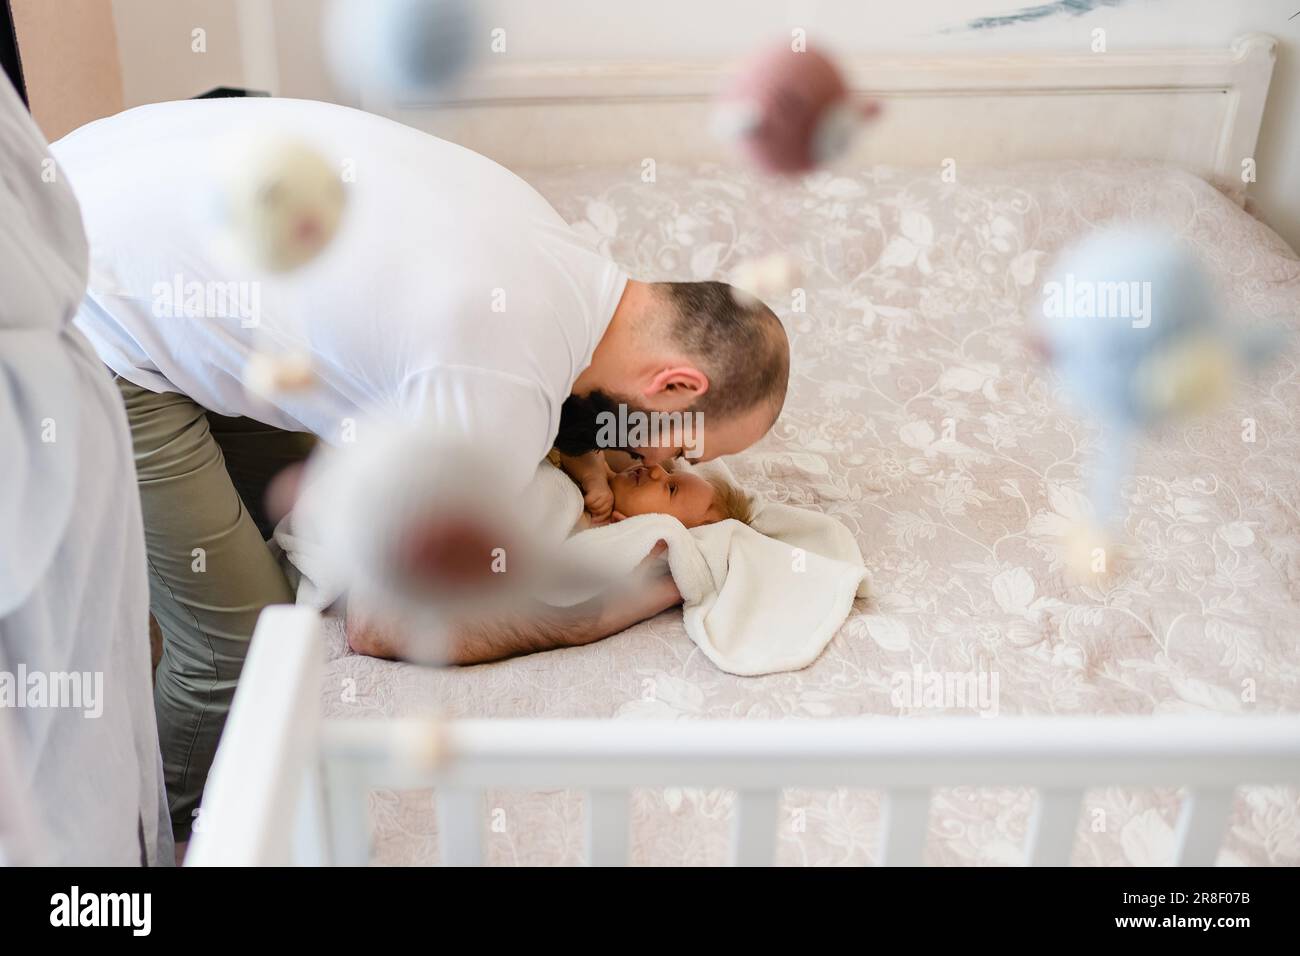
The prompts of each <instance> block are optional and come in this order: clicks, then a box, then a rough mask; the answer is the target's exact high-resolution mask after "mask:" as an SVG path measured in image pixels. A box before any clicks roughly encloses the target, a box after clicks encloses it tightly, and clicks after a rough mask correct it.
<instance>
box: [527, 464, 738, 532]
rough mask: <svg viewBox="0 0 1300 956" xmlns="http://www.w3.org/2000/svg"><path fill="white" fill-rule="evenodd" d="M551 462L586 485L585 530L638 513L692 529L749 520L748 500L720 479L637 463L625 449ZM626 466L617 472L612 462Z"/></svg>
mask: <svg viewBox="0 0 1300 956" xmlns="http://www.w3.org/2000/svg"><path fill="white" fill-rule="evenodd" d="M550 459H551V463H552V464H555V465H557V466H558V467H560V468H561V469H563V470H564V473H565V474H567V475H568V476H569V477H570V478H571V479H573V481H574V482H575V483H576V484H577V485H578V487H579V488H581V489H582V503H583V508H584V513H583V516H582V520H581V522H580V527H581V528H590V527H593V526H596V525H602V524H608V523H610V522H614V521H621V520H622V519H624V518H631V517H633V516H634V515H643V514H665V515H671V516H672V517H674V518H676V519H677V520H678V521H680V522H681V523H682V524H683V525H685V526H686V527H687V528H696V527H699V526H700V525H704V524H712V523H713V522H715V521H723V520H725V519H727V518H735V519H736V520H737V521H741V522H744V523H745V524H749V522H750V520H751V518H752V517H753V508H752V506H751V504H750V501H749V498H748V497H747V496H746V495H745V493H744V492H743V491H741V490H740V489H739V488H736V487H735V486H734V485H731V484H729V483H728V482H726V481H724V480H722V479H719V478H702V477H701V476H699V475H696V474H692V473H690V472H689V471H682V470H676V469H674V470H671V471H670V470H666V469H664V468H663V467H661V466H659V465H637V464H632V462H631V459H630V456H628V455H626V454H625V453H623V452H600V451H596V452H591V453H589V454H586V455H582V456H580V457H577V458H571V457H569V456H567V455H561V454H560V453H559V452H552V453H551V455H550ZM614 464H617V465H620V466H625V467H622V468H621V469H620V470H615V468H614V467H612V465H614Z"/></svg>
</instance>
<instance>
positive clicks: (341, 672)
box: [323, 162, 1300, 865]
mask: <svg viewBox="0 0 1300 956" xmlns="http://www.w3.org/2000/svg"><path fill="white" fill-rule="evenodd" d="M640 174H641V170H640V167H639V166H638V167H636V168H617V169H613V168H599V169H595V168H593V169H581V170H571V171H565V172H563V173H556V172H539V173H537V174H536V175H526V177H525V178H527V179H529V181H531V182H533V183H534V184H535V185H536V186H537V187H538V188H539V189H540V190H541V191H542V192H543V193H544V194H545V195H546V196H547V197H548V198H549V199H550V200H551V201H552V202H553V203H554V204H555V205H556V206H557V208H558V209H559V210H560V212H561V213H562V214H563V215H565V217H566V218H567V219H569V221H570V222H573V223H575V224H576V225H577V228H578V229H580V230H581V231H582V232H583V233H584V234H585V235H586V236H588V237H589V238H590V239H591V240H592V241H593V242H594V243H596V244H597V245H598V246H599V247H600V248H601V249H602V250H604V251H605V252H607V253H608V254H609V255H610V256H611V257H613V258H614V259H615V260H617V261H618V262H619V263H621V264H622V265H623V266H624V267H625V268H627V269H628V270H629V272H630V273H631V274H632V275H634V276H636V277H638V278H645V279H666V278H695V279H706V278H726V277H728V275H729V274H731V272H732V271H733V270H734V269H735V268H736V267H737V265H738V264H739V263H740V262H741V261H742V260H744V259H746V258H750V257H754V256H758V255H762V254H766V253H769V252H772V251H774V250H778V249H784V250H786V251H787V252H789V253H790V254H792V255H793V256H794V257H795V258H796V259H797V260H798V261H799V263H800V266H801V269H802V271H803V280H802V285H803V287H804V288H805V289H806V292H807V304H806V311H801V312H792V310H791V303H789V302H772V303H771V305H772V306H773V307H774V308H775V309H776V311H777V312H778V314H779V315H780V316H781V318H782V320H783V321H785V323H786V326H787V329H788V331H789V333H790V337H791V342H792V348H793V353H792V361H793V369H792V376H791V386H790V394H789V398H788V401H787V404H786V408H785V412H784V414H783V416H782V418H781V420H780V422H779V423H778V425H777V427H776V428H775V429H774V431H773V432H772V433H771V434H770V435H769V436H768V437H767V438H766V439H765V440H764V441H763V442H762V443H761V444H759V445H758V446H756V447H755V448H753V449H751V450H750V451H749V452H748V453H746V454H744V455H741V456H739V457H737V458H735V459H731V460H730V461H729V464H730V465H731V467H732V469H733V471H734V472H735V473H736V475H737V477H738V478H739V479H740V480H741V482H742V483H744V484H745V485H746V486H747V487H748V488H749V489H750V490H752V491H754V492H757V493H758V494H761V495H764V496H767V497H768V498H770V499H772V500H777V501H783V502H788V503H792V504H798V505H801V506H804V507H808V508H816V509H820V510H822V511H825V512H828V513H830V514H833V515H835V516H837V517H838V518H839V520H841V521H843V522H844V523H845V524H846V525H847V526H848V527H849V528H850V529H851V530H852V531H853V532H854V534H855V535H856V536H857V538H858V541H859V544H860V546H861V548H862V552H863V554H864V556H865V557H866V561H867V564H868V566H869V568H870V569H871V573H872V577H873V580H874V587H875V591H876V593H875V596H874V598H873V599H872V600H871V601H869V602H868V601H859V602H858V605H857V607H856V609H855V611H854V614H853V615H852V616H851V618H850V620H849V621H848V622H847V623H846V625H845V626H844V627H843V628H842V629H841V631H840V633H839V634H838V636H837V637H836V638H835V639H834V640H833V641H832V643H831V644H830V646H829V647H828V648H827V650H826V652H825V653H824V654H823V655H822V657H821V658H820V659H819V660H818V661H817V662H816V663H815V664H814V665H812V666H811V667H808V668H807V669H805V670H803V671H799V672H796V673H788V674H780V675H775V676H770V677H762V678H739V677H733V676H729V675H727V674H725V673H722V672H721V671H718V670H717V669H716V668H714V667H713V666H712V665H711V664H710V663H709V662H708V661H707V660H706V659H705V658H704V657H703V655H702V654H701V653H700V652H699V650H698V649H696V647H695V645H693V644H692V643H691V642H690V641H689V640H688V639H687V637H686V635H685V633H684V631H683V629H682V624H681V615H680V612H678V611H672V612H669V613H666V614H663V615H660V616H659V617H658V618H656V619H654V620H652V621H649V622H646V623H644V624H641V625H638V626H637V627H634V628H632V629H630V630H628V631H626V632H624V633H622V634H619V635H617V636H615V637H612V638H610V639H608V640H605V641H603V642H600V643H598V644H596V645H593V646H590V647H585V648H577V649H569V650H562V651H553V652H550V653H545V654H538V655H533V656H530V657H524V658H519V659H516V660H511V661H506V662H502V663H496V664H489V665H483V666H479V667H473V668H467V669H460V670H454V669H453V670H448V671H444V672H437V671H431V670H426V669H421V668H418V667H414V666H409V665H401V664H392V663H387V662H383V661H377V660H373V659H369V658H363V657H358V656H356V655H353V654H351V653H350V652H348V651H347V650H346V646H345V644H344V643H343V639H342V634H341V631H340V630H339V628H338V627H337V625H334V624H332V625H331V626H330V631H329V641H330V657H331V661H330V664H329V667H328V674H327V679H326V682H325V686H324V689H323V699H324V704H325V710H326V714H327V716H329V717H375V716H410V715H417V714H423V713H427V712H428V711H429V710H430V709H433V708H437V709H440V710H442V711H444V712H449V713H451V714H453V715H457V716H466V717H469V716H472V717H523V718H528V717H603V718H610V719H614V720H637V719H641V718H647V717H654V718H673V719H684V720H691V719H699V718H731V719H746V718H759V717H784V718H790V719H811V720H816V719H818V718H824V717H832V716H855V715H865V714H894V715H897V716H898V717H899V718H900V719H985V718H984V717H981V716H978V715H979V713H980V712H981V711H982V712H983V713H984V714H985V715H986V717H987V718H988V719H994V714H995V713H996V714H999V715H1029V714H1033V715H1052V714H1074V715H1079V714H1148V713H1175V712H1205V711H1209V712H1214V713H1224V714H1236V713H1241V712H1248V711H1252V712H1259V713H1277V712H1290V711H1295V710H1297V709H1300V427H1298V426H1300V421H1298V420H1297V417H1298V416H1300V411H1298V409H1300V378H1297V359H1296V356H1295V355H1294V354H1292V355H1291V356H1288V357H1284V358H1283V359H1282V360H1281V361H1279V362H1278V363H1277V364H1275V365H1274V366H1273V367H1271V368H1270V369H1269V370H1268V371H1267V372H1266V373H1265V374H1264V376H1263V377H1261V378H1260V379H1258V380H1256V381H1254V382H1253V383H1250V384H1249V385H1248V386H1247V387H1246V388H1245V389H1244V390H1242V391H1241V392H1240V393H1238V395H1237V397H1236V399H1235V401H1234V403H1233V404H1232V405H1231V406H1230V407H1229V408H1227V409H1224V410H1222V411H1220V412H1219V413H1217V414H1215V415H1214V416H1213V417H1211V418H1207V419H1203V420H1200V421H1197V422H1194V423H1192V424H1188V425H1183V426H1179V427H1176V428H1174V429H1171V430H1170V431H1169V432H1168V433H1166V434H1165V435H1163V436H1162V437H1161V438H1160V439H1159V440H1158V441H1153V442H1150V443H1148V445H1147V447H1146V448H1145V449H1144V451H1143V453H1142V455H1141V457H1140V460H1139V462H1138V466H1137V474H1136V476H1135V478H1134V480H1132V481H1131V482H1130V483H1129V484H1128V485H1127V487H1126V499H1127V504H1128V506H1129V514H1128V519H1127V530H1128V532H1129V533H1130V535H1131V536H1132V538H1133V539H1134V541H1135V542H1136V547H1137V549H1138V553H1137V558H1136V560H1135V561H1133V562H1132V564H1131V566H1130V568H1129V570H1128V572H1127V573H1126V574H1125V575H1123V576H1120V577H1117V578H1115V579H1114V580H1112V581H1110V582H1109V583H1107V584H1106V585H1105V586H1103V587H1097V586H1081V585H1077V584H1074V583H1071V582H1070V581H1069V579H1068V578H1067V576H1066V575H1065V574H1064V572H1063V558H1062V551H1063V542H1062V534H1063V533H1064V531H1065V529H1066V528H1067V526H1068V523H1069V522H1070V520H1071V519H1072V518H1073V517H1074V516H1076V515H1077V514H1078V513H1079V509H1080V507H1081V498H1080V495H1079V491H1078V489H1079V488H1080V485H1081V482H1080V478H1081V470H1082V468H1083V467H1084V466H1085V464H1086V461H1087V455H1088V453H1089V449H1090V447H1091V444H1092V442H1093V441H1094V440H1095V436H1094V434H1093V433H1092V432H1091V431H1090V430H1089V429H1088V428H1087V427H1085V426H1082V425H1080V424H1079V423H1077V422H1076V421H1075V420H1073V419H1072V418H1070V417H1069V416H1068V415H1067V414H1066V412H1065V411H1064V410H1063V407H1062V406H1061V405H1060V404H1058V402H1057V401H1055V400H1054V397H1053V386H1052V382H1051V379H1050V377H1049V376H1048V375H1047V374H1045V372H1044V371H1043V369H1042V368H1041V367H1040V366H1039V365H1038V364H1037V362H1036V361H1035V360H1034V359H1033V358H1032V356H1031V355H1030V353H1029V351H1028V350H1027V349H1026V348H1025V342H1024V330H1025V322H1024V318H1023V316H1024V314H1025V311H1026V309H1027V307H1028V306H1029V304H1030V303H1031V302H1032V301H1034V298H1035V296H1037V295H1038V293H1039V289H1040V287H1041V279H1040V278H1039V274H1040V271H1041V270H1042V269H1043V267H1044V265H1045V261H1046V260H1047V259H1048V258H1049V257H1050V255H1051V254H1052V253H1053V252H1054V251H1055V250H1056V249H1058V248H1059V247H1061V246H1062V245H1063V244H1065V243H1067V242H1068V241H1069V240H1071V239H1072V238H1073V237H1075V236H1078V235H1080V234H1081V233H1083V232H1085V231H1086V230H1088V229H1089V228H1091V227H1093V226H1096V225H1100V224H1103V223H1106V222H1108V221H1111V220H1115V219H1128V218H1141V219H1144V220H1149V219H1155V220H1158V221H1160V222H1162V223H1164V224H1166V225H1167V226H1168V227H1170V228H1171V229H1172V230H1174V231H1175V232H1176V233H1178V234H1179V235H1182V236H1184V237H1186V238H1187V239H1188V240H1189V241H1191V242H1192V243H1194V244H1195V245H1196V247H1197V248H1198V249H1199V251H1200V253H1201V254H1202V255H1203V257H1204V258H1205V260H1206V261H1207V262H1208V263H1209V264H1210V266H1211V268H1212V269H1213V271H1214V274H1215V276H1216V278H1217V279H1218V280H1220V282H1221V283H1222V286H1223V289H1224V292H1225V294H1226V300H1227V302H1228V304H1229V306H1230V308H1231V309H1232V310H1233V311H1234V313H1235V314H1236V315H1237V316H1238V317H1239V319H1240V321H1243V322H1251V321H1258V320H1261V319H1264V318H1267V317H1271V316H1282V315H1287V316H1297V315H1298V314H1300V262H1298V261H1297V258H1296V255H1295V254H1294V253H1293V252H1292V251H1291V250H1290V249H1289V248H1287V246H1286V245H1285V244H1284V243H1283V242H1282V241H1281V240H1280V239H1279V238H1278V237H1277V236H1276V235H1274V234H1273V233H1272V232H1271V231H1270V230H1268V229H1267V228H1266V227H1264V226H1263V225H1261V224H1260V223H1258V222H1257V221H1256V220H1254V219H1252V218H1251V217H1250V216H1249V215H1248V214H1247V213H1245V212H1243V211H1242V209H1241V208H1240V207H1239V206H1237V205H1235V204H1234V203H1233V202H1232V201H1230V200H1229V199H1228V198H1226V197H1225V196H1223V195H1221V194H1220V193H1219V192H1217V191H1215V190H1214V189H1213V188H1211V187H1210V186H1208V185H1207V184H1205V183H1204V182H1202V181H1200V180H1199V179H1196V178H1194V177H1192V176H1190V175H1187V174H1184V173H1180V172H1175V171H1171V170H1169V169H1166V168H1160V167H1155V166H1150V165H1143V164H1128V163H1125V164H1115V163H1105V164H1101V163H1085V162H1078V163H1065V164H1052V165H1050V166H1027V167H1015V168H1007V169H997V170H994V169H990V170H984V171H979V172H966V171H963V172H962V175H961V182H959V183H955V184H945V183H942V182H940V180H939V176H938V174H937V173H935V172H929V171H926V172H918V171H909V170H899V169H891V168H875V169H869V170H863V171H860V172H859V173H856V174H854V175H846V174H830V173H819V174H816V175H813V176H811V177H809V178H808V179H806V180H804V181H802V182H800V183H797V184H792V185H789V186H784V187H781V188H773V187H772V185H771V183H769V182H768V181H766V180H760V179H759V178H758V177H756V176H751V175H749V174H747V173H744V172H737V171H735V170H731V169H723V168H721V167H717V166H712V165H706V166H700V167H695V168H681V167H670V166H666V165H660V166H659V168H658V170H657V177H656V182H653V183H645V182H642V180H641V175H640ZM1293 321H1294V324H1293V328H1294V327H1295V325H1300V320H1293ZM1297 331H1300V329H1297ZM1246 419H1249V420H1251V421H1252V422H1253V425H1249V424H1243V421H1244V420H1246ZM1251 429H1253V438H1254V441H1253V442H1251V441H1248V440H1246V438H1247V437H1251V436H1250V432H1251ZM935 675H938V679H940V680H942V679H943V678H944V677H953V676H956V677H963V676H965V675H981V676H980V679H981V680H982V681H983V682H984V683H983V684H982V685H981V687H982V689H983V690H984V691H985V693H986V694H987V695H988V696H982V697H978V698H977V699H975V700H973V701H970V700H968V701H967V702H966V704H965V706H956V707H952V706H950V707H949V708H947V709H943V708H935V707H927V706H926V699H925V696H924V694H923V693H913V691H916V690H923V689H924V688H925V686H926V685H927V682H932V681H933V680H935ZM994 691H996V693H994ZM950 703H951V701H950ZM731 800H732V796H731V794H730V793H727V792H725V791H705V790H687V789H683V790H667V791H644V792H641V791H638V792H637V793H636V794H634V800H633V806H632V855H631V859H632V862H633V863H642V864H707V863H722V862H724V859H725V846H726V839H727V834H728V823H729V820H728V816H729V812H730V805H731ZM1032 802H1033V793H1032V791H1030V790H1026V789H1012V788H1003V789H988V788H970V787H958V788H950V789H944V790H940V791H937V792H936V793H935V798H934V803H933V808H932V813H931V818H930V834H929V845H928V849H927V851H926V860H927V862H929V863H933V864H959V865H965V864H1000V863H1014V862H1017V861H1018V860H1019V859H1020V852H1021V851H1020V843H1021V841H1022V839H1023V836H1024V833H1025V827H1026V824H1027V821H1028V817H1029V811H1030V809H1031V806H1032ZM495 808H501V809H502V810H503V811H504V813H502V814H497V815H496V817H495V819H496V820H497V821H498V822H501V823H503V824H504V826H499V827H496V828H489V829H488V830H487V832H486V833H485V849H486V854H487V861H488V863H489V864H501V865H514V864H556V863H560V864H563V863H578V862H580V860H581V853H582V840H583V825H582V814H581V801H580V797H579V795H578V794H576V793H566V792H549V793H531V794H523V793H506V792H490V793H488V794H487V795H486V802H485V809H486V810H492V809H495ZM1177 808H1178V793H1177V792H1176V791H1173V790H1167V791H1131V790H1124V789H1119V788H1103V789H1098V790H1095V791H1091V792H1090V793H1089V794H1088V795H1087V796H1086V798H1085V802H1084V811H1083V814H1082V818H1081V820H1080V839H1079V841H1078V843H1077V845H1076V849H1075V862H1076V863H1077V864H1083V865H1126V864H1148V863H1160V862H1163V861H1164V860H1165V858H1166V857H1167V854H1168V851H1169V847H1170V841H1171V838H1172V833H1173V823H1174V820H1175V817H1176V813H1177ZM371 811H372V815H373V819H374V826H375V839H376V861H377V862H379V863H387V864H413V863H427V862H430V861H432V860H433V859H434V858H435V854H436V847H437V833H436V824H435V821H434V812H433V803H432V799H431V795H430V794H429V793H428V792H423V793H419V792H410V793H392V792H376V793H374V794H373V795H372V797H371ZM879 811H880V801H879V796H878V794H876V793H872V792H865V791H864V792H858V791H835V792H817V791H806V790H788V791H786V794H785V799H784V802H783V811H782V820H783V821H784V822H785V823H788V824H789V825H788V826H786V825H783V832H782V834H781V837H780V840H779V844H778V845H779V850H778V862H779V863H785V864H864V863H869V862H871V861H872V860H873V859H874V855H875V852H876V824H877V822H878V820H879ZM498 831H499V832H498ZM1219 862H1220V864H1267V865H1297V864H1300V798H1298V796H1297V793H1296V791H1295V790H1294V789H1285V788H1278V787H1255V788H1249V789H1244V790H1241V791H1239V792H1238V797H1237V803H1236V807H1235V811H1234V815H1233V818H1232V821H1231V824H1230V833H1229V836H1228V839H1227V842H1226V846H1225V849H1224V851H1223V853H1222V854H1221V856H1220V858H1219Z"/></svg>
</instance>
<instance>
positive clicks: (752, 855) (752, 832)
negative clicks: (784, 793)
mask: <svg viewBox="0 0 1300 956" xmlns="http://www.w3.org/2000/svg"><path fill="white" fill-rule="evenodd" d="M780 803H781V791H780V790H741V791H739V792H737V793H736V806H735V810H734V811H733V816H732V819H731V865H732V866H771V865H772V864H773V863H774V862H775V861H776V824H777V819H776V814H777V808H778V807H779V805H780Z"/></svg>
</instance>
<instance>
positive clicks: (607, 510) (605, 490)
mask: <svg viewBox="0 0 1300 956" xmlns="http://www.w3.org/2000/svg"><path fill="white" fill-rule="evenodd" d="M582 506H583V507H584V508H585V509H586V510H587V514H589V515H591V523H592V524H593V525H597V524H607V523H608V522H609V518H610V515H611V514H613V512H614V492H613V491H611V490H610V487H609V480H608V479H607V478H606V477H605V476H604V475H589V476H588V477H587V479H586V480H585V481H584V482H583V483H582Z"/></svg>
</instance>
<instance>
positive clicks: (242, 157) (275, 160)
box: [221, 135, 346, 272]
mask: <svg viewBox="0 0 1300 956" xmlns="http://www.w3.org/2000/svg"><path fill="white" fill-rule="evenodd" d="M224 179H225V183H226V184H225V195H224V197H223V198H224V202H223V204H222V207H221V213H222V216H223V219H224V227H225V235H224V236H223V239H224V244H225V245H227V246H229V247H230V248H231V249H232V250H233V253H234V254H235V255H237V256H239V258H240V259H242V260H244V261H246V262H247V263H248V264H250V265H252V266H253V267H255V268H257V269H262V270H265V271H268V272H287V271H289V270H291V269H296V268H298V267H299V266H302V265H305V264H306V263H308V262H310V261H311V260H312V259H315V258H316V256H318V255H319V254H320V253H321V251H322V250H324V248H325V247H326V246H327V245H329V243H330V241H331V240H332V239H333V238H334V235H335V233H337V232H338V228H339V222H340V220H341V219H342V217H343V208H344V204H345V201H346V193H345V192H344V189H343V180H342V176H341V173H340V172H339V171H338V170H336V169H334V168H333V167H332V166H331V165H330V164H329V162H328V161H326V159H325V158H324V157H323V156H321V155H320V153H318V152H317V151H316V150H315V149H313V148H312V147H311V146H309V145H308V144H307V143H304V142H302V141H300V140H296V139H287V138H284V137H280V136H274V135H272V136H258V137H249V140H248V141H247V142H246V143H245V144H243V145H242V146H241V147H240V148H238V149H236V150H234V151H233V152H232V154H231V155H230V156H229V157H228V158H227V159H226V168H225V170H224Z"/></svg>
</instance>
